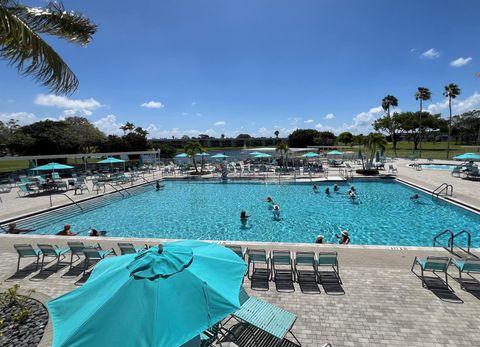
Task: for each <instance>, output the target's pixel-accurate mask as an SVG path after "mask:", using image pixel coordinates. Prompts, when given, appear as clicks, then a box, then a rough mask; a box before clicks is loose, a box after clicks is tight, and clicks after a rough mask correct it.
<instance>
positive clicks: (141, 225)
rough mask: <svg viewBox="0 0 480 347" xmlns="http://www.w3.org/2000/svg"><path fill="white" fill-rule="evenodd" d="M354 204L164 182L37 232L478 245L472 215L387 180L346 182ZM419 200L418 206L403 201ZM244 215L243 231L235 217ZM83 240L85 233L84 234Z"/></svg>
mask: <svg viewBox="0 0 480 347" xmlns="http://www.w3.org/2000/svg"><path fill="white" fill-rule="evenodd" d="M353 182H354V183H353V184H354V186H355V188H356V190H357V192H358V199H357V201H356V202H355V203H352V202H351V201H350V200H349V199H348V197H347V195H346V191H347V190H348V189H349V186H350V184H348V183H341V184H340V188H341V191H340V193H334V192H333V189H332V185H333V184H332V183H329V184H328V186H330V189H331V190H332V193H331V195H330V196H326V195H325V193H324V189H325V187H326V186H327V184H323V185H322V184H320V185H319V187H320V193H314V192H313V191H312V186H311V185H300V184H292V185H289V184H281V185H278V184H267V185H266V184H258V183H226V184H222V183H216V182H211V183H195V182H171V181H169V182H165V188H164V189H163V190H162V191H159V192H156V191H154V190H153V189H152V191H148V192H146V193H142V194H138V195H134V196H132V197H130V198H126V199H124V200H121V201H118V202H114V203H112V204H110V205H108V206H105V207H102V208H99V209H97V210H94V211H91V212H86V213H84V214H81V215H78V216H76V217H72V218H70V219H68V220H64V221H61V222H59V223H57V224H55V225H51V226H48V227H45V228H43V229H40V230H38V231H37V232H38V233H43V234H53V233H55V232H56V231H58V230H60V229H61V228H62V226H63V224H65V223H69V224H71V225H72V230H73V231H82V230H86V229H88V228H90V227H94V228H96V229H98V230H107V231H108V234H107V236H124V237H159V238H184V239H211V240H249V241H273V242H307V243H310V242H313V240H314V239H315V236H316V235H317V234H320V233H321V234H324V235H325V238H326V240H327V241H328V242H329V243H334V242H337V240H336V238H335V235H336V234H338V233H339V232H340V230H343V229H346V230H348V231H349V232H350V236H351V243H352V244H369V245H408V246H415V245H417V246H431V244H432V238H433V236H434V235H436V234H437V233H438V232H440V231H442V230H444V229H447V228H448V229H451V230H453V231H460V230H462V229H466V228H467V229H469V230H471V231H472V232H473V235H472V236H474V240H477V239H478V234H479V227H480V216H479V215H477V214H474V213H472V212H470V211H467V210H465V209H462V208H459V207H457V206H454V205H452V204H449V203H446V202H443V201H437V202H434V201H433V200H432V198H431V196H430V195H427V194H424V193H422V192H420V191H418V190H416V189H414V188H411V187H408V186H406V185H403V184H401V183H398V182H395V181H393V180H363V181H353ZM413 194H419V195H420V196H421V198H420V199H419V200H418V201H411V200H410V196H411V195H413ZM267 196H271V197H272V198H273V199H274V201H275V202H276V203H278V204H279V205H280V207H281V220H273V219H272V211H271V210H269V208H268V204H267V203H266V202H264V201H262V199H264V198H265V197H267ZM243 209H244V210H246V211H247V213H248V215H250V216H251V217H250V219H249V222H248V225H247V227H246V228H243V227H242V226H241V223H240V220H239V216H240V212H241V211H242V210H243ZM84 234H85V233H84Z"/></svg>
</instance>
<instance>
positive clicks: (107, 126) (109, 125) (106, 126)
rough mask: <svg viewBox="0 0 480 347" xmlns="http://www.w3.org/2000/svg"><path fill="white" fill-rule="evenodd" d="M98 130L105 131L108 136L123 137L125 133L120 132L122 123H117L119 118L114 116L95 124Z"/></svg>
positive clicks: (106, 117)
mask: <svg viewBox="0 0 480 347" xmlns="http://www.w3.org/2000/svg"><path fill="white" fill-rule="evenodd" d="M93 125H95V126H96V127H97V128H98V129H100V130H101V131H103V132H104V133H105V134H107V135H122V134H123V131H122V130H120V127H121V126H122V125H123V124H122V123H119V122H117V116H115V115H114V114H109V115H108V116H105V117H103V118H100V119H99V120H96V121H95V122H93Z"/></svg>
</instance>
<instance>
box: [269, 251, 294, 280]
mask: <svg viewBox="0 0 480 347" xmlns="http://www.w3.org/2000/svg"><path fill="white" fill-rule="evenodd" d="M280 266H281V267H280ZM285 267H287V268H285ZM277 273H282V274H289V275H290V279H291V280H292V281H294V280H295V275H294V272H293V262H292V255H291V253H290V251H273V253H272V279H273V280H274V281H275V280H276V279H277Z"/></svg>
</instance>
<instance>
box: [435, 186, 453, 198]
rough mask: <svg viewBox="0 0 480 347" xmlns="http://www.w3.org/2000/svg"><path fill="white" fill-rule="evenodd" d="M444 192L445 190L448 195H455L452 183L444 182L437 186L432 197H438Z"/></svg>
mask: <svg viewBox="0 0 480 347" xmlns="http://www.w3.org/2000/svg"><path fill="white" fill-rule="evenodd" d="M443 192H445V195H446V196H452V195H453V186H452V185H451V184H448V183H442V184H441V185H439V186H438V187H437V188H435V190H434V191H433V192H432V198H433V197H435V196H436V197H437V198H438V196H439V195H440V194H442V193H443Z"/></svg>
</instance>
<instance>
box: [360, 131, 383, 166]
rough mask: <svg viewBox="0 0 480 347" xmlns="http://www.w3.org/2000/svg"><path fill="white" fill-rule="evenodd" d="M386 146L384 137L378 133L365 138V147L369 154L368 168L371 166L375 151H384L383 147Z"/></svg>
mask: <svg viewBox="0 0 480 347" xmlns="http://www.w3.org/2000/svg"><path fill="white" fill-rule="evenodd" d="M386 145H387V140H386V139H385V136H383V135H382V134H380V133H370V134H368V136H367V137H366V138H365V146H366V149H367V151H368V154H369V158H368V164H369V165H368V166H369V167H368V168H371V167H372V165H373V158H375V153H376V152H377V150H379V149H380V150H382V151H384V150H385V147H386Z"/></svg>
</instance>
